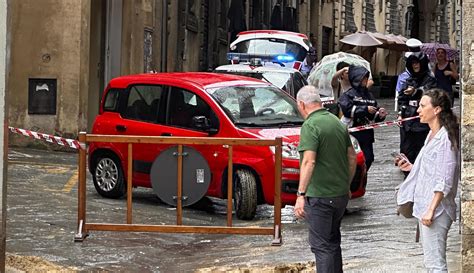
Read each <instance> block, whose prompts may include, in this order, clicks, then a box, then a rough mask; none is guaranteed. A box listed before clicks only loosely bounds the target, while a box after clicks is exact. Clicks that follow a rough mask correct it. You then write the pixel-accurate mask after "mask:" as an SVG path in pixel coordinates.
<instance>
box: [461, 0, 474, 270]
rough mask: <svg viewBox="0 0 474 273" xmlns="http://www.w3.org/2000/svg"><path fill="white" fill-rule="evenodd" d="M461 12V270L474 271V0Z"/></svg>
mask: <svg viewBox="0 0 474 273" xmlns="http://www.w3.org/2000/svg"><path fill="white" fill-rule="evenodd" d="M462 10H463V16H462V18H463V19H462V33H463V41H462V75H463V76H462V115H461V117H462V118H461V137H462V142H461V143H462V151H461V157H462V173H461V192H462V194H461V214H462V231H461V232H462V247H461V249H462V250H461V251H462V253H461V259H462V261H461V262H462V272H474V247H473V246H474V69H472V67H473V65H474V56H473V55H474V54H473V53H474V19H473V18H474V17H473V15H474V0H465V1H463V7H462Z"/></svg>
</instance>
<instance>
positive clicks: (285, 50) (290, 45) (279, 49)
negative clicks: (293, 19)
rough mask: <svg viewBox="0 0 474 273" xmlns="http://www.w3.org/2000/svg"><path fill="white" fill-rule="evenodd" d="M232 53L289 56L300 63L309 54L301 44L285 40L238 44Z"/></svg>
mask: <svg viewBox="0 0 474 273" xmlns="http://www.w3.org/2000/svg"><path fill="white" fill-rule="evenodd" d="M232 51H233V52H238V53H249V54H271V55H277V54H289V55H291V56H293V57H294V58H295V59H296V60H299V61H303V60H304V58H305V57H306V53H307V50H306V49H305V48H304V47H302V46H300V45H299V44H297V43H294V42H290V41H287V40H283V39H252V40H246V41H242V42H240V43H238V44H236V49H235V50H232Z"/></svg>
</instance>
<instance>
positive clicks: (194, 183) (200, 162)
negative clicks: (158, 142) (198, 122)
mask: <svg viewBox="0 0 474 273" xmlns="http://www.w3.org/2000/svg"><path fill="white" fill-rule="evenodd" d="M150 179H151V184H152V187H153V191H154V192H155V194H156V195H157V196H158V197H159V198H160V199H161V200H162V201H163V202H165V203H167V204H169V205H172V206H176V205H177V204H178V200H177V196H178V194H177V193H178V182H177V181H178V146H172V147H169V148H168V149H166V150H164V151H163V152H161V153H160V154H159V155H158V156H157V157H156V159H155V161H154V162H153V165H152V167H151V171H150ZM210 182H211V171H210V168H209V165H208V164H207V161H206V159H205V158H204V157H203V156H202V155H201V153H199V152H198V151H197V150H195V149H194V148H191V147H187V146H183V203H182V204H183V206H189V205H192V204H194V203H196V202H197V201H199V200H200V199H201V198H202V197H203V196H204V195H206V192H207V189H208V188H209V184H210Z"/></svg>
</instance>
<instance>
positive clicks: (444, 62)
mask: <svg viewBox="0 0 474 273" xmlns="http://www.w3.org/2000/svg"><path fill="white" fill-rule="evenodd" d="M436 61H437V62H436V64H435V66H434V68H433V74H434V75H435V78H436V80H437V81H438V87H439V88H441V89H443V90H444V91H446V92H447V93H448V96H449V98H450V99H451V107H452V106H453V104H454V92H453V84H456V81H457V80H458V79H459V74H458V69H457V67H456V64H454V63H453V62H452V61H448V59H447V57H446V49H444V48H441V47H440V48H438V49H436Z"/></svg>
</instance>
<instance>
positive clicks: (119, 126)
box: [115, 124, 127, 132]
mask: <svg viewBox="0 0 474 273" xmlns="http://www.w3.org/2000/svg"><path fill="white" fill-rule="evenodd" d="M115 129H117V131H119V132H125V131H126V130H127V126H125V125H120V124H119V125H116V126H115Z"/></svg>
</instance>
